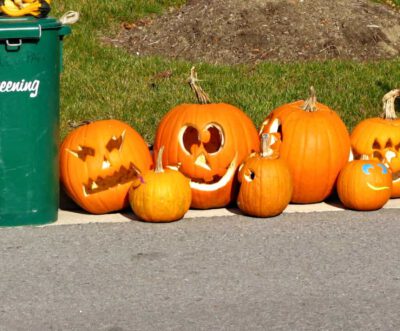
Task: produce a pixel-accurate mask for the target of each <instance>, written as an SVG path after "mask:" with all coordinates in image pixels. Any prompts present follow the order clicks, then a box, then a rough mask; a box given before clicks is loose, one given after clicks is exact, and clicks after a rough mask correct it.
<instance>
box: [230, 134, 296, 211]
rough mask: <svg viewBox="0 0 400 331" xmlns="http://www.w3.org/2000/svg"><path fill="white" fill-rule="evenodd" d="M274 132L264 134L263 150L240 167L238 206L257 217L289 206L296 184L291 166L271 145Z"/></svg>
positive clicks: (262, 140)
mask: <svg viewBox="0 0 400 331" xmlns="http://www.w3.org/2000/svg"><path fill="white" fill-rule="evenodd" d="M271 140H272V139H271V135H270V134H266V133H264V134H263V135H262V139H261V144H262V149H261V153H260V154H259V153H253V154H252V155H250V156H249V157H248V158H247V160H246V161H245V162H244V163H243V164H242V165H241V167H240V169H239V182H240V183H241V185H240V190H239V196H238V200H237V204H238V207H239V209H240V210H241V211H243V212H244V213H245V214H248V215H251V216H256V217H270V216H276V215H278V214H280V213H282V211H283V210H284V209H285V208H286V207H287V205H288V204H289V201H290V199H291V197H292V192H293V183H292V178H291V175H290V171H289V167H288V166H287V164H286V162H285V161H284V160H283V159H280V158H278V153H277V152H276V151H274V150H273V149H272V148H271V145H272V143H271Z"/></svg>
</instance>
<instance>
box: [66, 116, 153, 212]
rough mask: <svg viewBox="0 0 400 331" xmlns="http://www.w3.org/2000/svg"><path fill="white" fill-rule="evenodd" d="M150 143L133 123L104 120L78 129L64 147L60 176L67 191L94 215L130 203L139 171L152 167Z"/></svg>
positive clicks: (67, 139) (121, 207) (69, 137)
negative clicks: (131, 189)
mask: <svg viewBox="0 0 400 331" xmlns="http://www.w3.org/2000/svg"><path fill="white" fill-rule="evenodd" d="M152 164H153V162H152V157H151V154H150V151H149V149H148V147H147V144H146V142H145V141H144V140H143V138H142V137H141V136H140V135H139V133H137V132H136V131H135V130H134V129H133V128H132V127H131V126H129V125H128V124H126V123H123V122H121V121H117V120H101V121H96V122H92V123H89V124H85V125H83V126H80V127H78V128H76V129H74V130H73V131H72V132H70V134H69V135H68V136H67V137H66V138H65V139H64V141H63V143H62V145H61V147H60V179H61V182H62V184H63V186H64V188H65V191H66V192H67V194H68V195H69V196H70V197H71V198H72V199H73V200H74V201H75V202H76V203H77V204H78V205H79V206H81V207H82V208H83V209H85V210H86V211H88V212H90V213H93V214H103V213H108V212H112V211H117V210H121V209H123V208H125V207H127V206H128V205H129V201H128V191H129V187H130V186H131V184H132V181H133V179H134V178H135V177H136V175H137V171H138V170H140V171H144V170H147V169H150V167H151V166H152Z"/></svg>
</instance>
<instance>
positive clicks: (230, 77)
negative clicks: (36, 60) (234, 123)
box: [52, 0, 400, 143]
mask: <svg viewBox="0 0 400 331" xmlns="http://www.w3.org/2000/svg"><path fill="white" fill-rule="evenodd" d="M93 3H96V5H93ZM183 3H184V1H183V0H164V1H162V0H159V1H156V0H151V1H150V0H147V1H146V0H135V1H132V0H119V1H107V2H106V1H96V2H94V1H86V0H69V1H68V2H67V1H57V2H54V3H53V12H52V15H54V16H57V17H59V16H61V14H62V13H64V12H66V11H67V10H75V11H78V12H80V14H81V20H80V22H78V23H77V24H75V25H74V26H73V27H72V29H73V33H72V35H70V36H68V37H67V38H66V39H65V43H64V72H63V74H62V80H61V81H62V90H61V136H62V137H64V136H65V135H66V134H67V133H68V130H69V127H68V121H82V120H96V119H104V118H115V119H120V120H122V121H125V122H127V123H129V124H131V125H132V126H133V127H134V128H135V129H136V130H137V131H138V132H139V133H140V134H142V136H143V137H144V138H145V139H146V140H147V141H148V142H149V143H151V142H152V140H153V138H154V133H155V129H156V127H157V124H158V122H159V120H160V119H161V118H162V116H163V115H164V114H165V113H166V112H167V111H168V110H169V109H171V108H172V107H174V106H175V105H178V104H180V103H184V102H186V103H187V102H195V98H194V95H193V94H192V92H191V90H190V88H189V86H188V85H187V84H186V78H187V77H188V75H189V71H190V67H191V66H192V65H196V67H197V70H198V72H199V78H200V79H202V80H203V81H202V86H203V88H204V89H205V90H206V91H207V92H208V93H209V95H210V97H211V99H212V101H215V102H227V103H231V104H233V105H236V106H238V107H239V108H241V109H243V110H244V111H245V112H246V113H247V114H248V115H249V116H250V117H251V118H252V119H253V121H254V123H255V124H256V126H259V125H260V124H261V122H262V120H263V119H264V117H265V116H266V115H267V114H268V113H269V112H270V111H271V110H272V109H273V108H275V107H277V106H278V105H281V104H283V103H287V102H290V101H294V100H297V99H303V98H305V97H306V96H307V93H308V88H309V86H310V85H314V86H315V88H316V90H317V93H318V97H319V101H321V102H323V103H325V104H327V105H329V106H331V108H333V109H335V110H336V111H337V112H338V113H339V114H340V116H341V117H342V119H343V120H344V121H345V123H346V125H347V127H348V128H349V130H351V129H352V128H353V127H354V125H355V124H356V123H357V122H359V121H360V120H362V119H364V118H366V117H370V116H378V115H379V114H380V113H381V110H382V106H381V99H382V96H383V95H384V94H385V93H386V92H388V91H389V90H391V89H393V88H397V87H400V70H399V69H400V60H399V59H394V60H386V61H379V62H369V63H361V62H352V61H325V62H307V63H290V64H278V63H268V62H265V63H261V64H258V65H256V66H253V65H252V66H250V65H236V66H221V65H210V64H206V63H189V62H185V61H173V60H168V59H165V58H160V57H139V56H136V55H131V54H128V53H127V52H126V51H125V50H123V49H118V48H115V47H112V46H109V45H108V44H106V43H104V42H103V41H102V38H103V37H104V36H109V37H112V36H113V35H115V34H116V33H118V30H119V28H120V26H121V24H122V23H123V22H133V21H135V20H137V19H139V18H141V17H143V16H146V15H157V14H160V13H162V11H163V10H167V9H168V8H169V7H171V6H179V5H182V4H183ZM166 70H170V71H172V76H171V77H169V78H159V77H158V76H157V74H158V73H160V72H165V71H166Z"/></svg>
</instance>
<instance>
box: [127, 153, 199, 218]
mask: <svg viewBox="0 0 400 331" xmlns="http://www.w3.org/2000/svg"><path fill="white" fill-rule="evenodd" d="M163 150H164V148H163V147H162V148H161V149H160V150H159V152H158V156H157V162H156V168H155V170H154V171H153V170H148V171H145V172H143V173H142V174H140V175H139V176H138V178H137V179H136V180H135V181H134V182H133V183H132V186H131V188H130V190H129V202H130V205H131V207H132V210H133V212H134V213H135V214H136V215H137V216H138V217H139V218H140V219H142V220H144V221H148V222H172V221H177V220H179V219H181V218H182V217H183V216H184V215H185V213H186V212H187V211H188V210H189V207H190V202H191V197H192V192H191V190H190V180H189V179H188V178H186V177H185V176H184V175H183V174H182V173H180V172H179V171H178V170H172V169H164V168H163V165H162V154H163Z"/></svg>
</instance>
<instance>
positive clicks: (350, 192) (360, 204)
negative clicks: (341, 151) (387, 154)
mask: <svg viewBox="0 0 400 331" xmlns="http://www.w3.org/2000/svg"><path fill="white" fill-rule="evenodd" d="M391 190H392V173H391V171H390V169H388V168H387V167H386V166H385V165H384V164H382V163H380V162H379V161H376V160H367V159H366V158H365V157H363V158H362V159H361V160H354V161H351V162H349V163H347V165H346V166H345V167H344V168H343V169H342V170H341V172H340V174H339V177H338V180H337V193H338V196H339V199H340V201H341V202H342V203H343V205H344V206H345V207H346V208H349V209H354V210H376V209H380V208H382V207H383V206H384V205H385V204H386V202H388V200H389V199H390V195H391Z"/></svg>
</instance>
